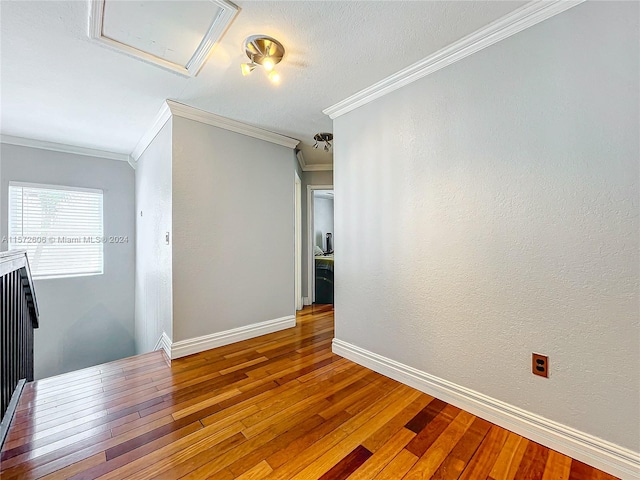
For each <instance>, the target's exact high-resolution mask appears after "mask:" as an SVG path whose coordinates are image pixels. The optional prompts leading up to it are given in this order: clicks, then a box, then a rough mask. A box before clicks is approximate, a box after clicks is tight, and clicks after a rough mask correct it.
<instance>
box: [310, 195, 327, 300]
mask: <svg viewBox="0 0 640 480" xmlns="http://www.w3.org/2000/svg"><path fill="white" fill-rule="evenodd" d="M314 190H333V185H307V301H308V302H309V303H307V304H306V305H311V304H313V302H315V301H316V276H315V263H314V262H315V260H314V259H315V255H314V254H313V250H314V248H313V247H314V246H315V243H314V241H313V227H314V222H313V215H314V213H313V191H314Z"/></svg>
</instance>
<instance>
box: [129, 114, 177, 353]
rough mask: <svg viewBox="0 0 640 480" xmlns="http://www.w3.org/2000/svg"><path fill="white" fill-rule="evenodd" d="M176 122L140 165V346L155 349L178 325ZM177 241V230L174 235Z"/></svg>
mask: <svg viewBox="0 0 640 480" xmlns="http://www.w3.org/2000/svg"><path fill="white" fill-rule="evenodd" d="M171 124H172V119H169V120H168V121H167V123H166V124H165V125H164V127H163V128H162V130H160V132H159V133H158V135H156V137H155V138H154V139H153V141H152V142H151V144H150V145H149V146H148V147H147V149H146V150H145V151H144V153H143V154H142V155H141V156H140V158H139V159H138V164H137V165H136V206H135V209H136V234H137V237H136V286H135V294H136V322H135V324H136V350H137V351H138V353H144V352H149V351H151V350H153V348H154V347H155V346H156V344H157V342H158V340H159V339H160V336H161V335H162V332H165V333H166V334H167V335H168V336H169V338H171V336H172V331H173V325H172V320H173V294H172V288H173V285H172V276H171V269H172V247H171V244H170V245H167V244H166V241H165V235H166V232H170V234H171V229H172V227H171V222H172V205H171ZM170 243H171V235H170Z"/></svg>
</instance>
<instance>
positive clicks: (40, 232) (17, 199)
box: [8, 182, 104, 278]
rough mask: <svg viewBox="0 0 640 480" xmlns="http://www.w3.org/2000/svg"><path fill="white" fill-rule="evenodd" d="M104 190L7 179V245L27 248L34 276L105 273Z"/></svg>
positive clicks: (50, 276) (11, 247)
mask: <svg viewBox="0 0 640 480" xmlns="http://www.w3.org/2000/svg"><path fill="white" fill-rule="evenodd" d="M103 233H104V232H103V224H102V191H101V190H90V189H81V188H73V187H58V186H51V185H31V184H21V183H13V182H11V183H10V184H9V239H8V243H9V250H26V251H27V255H28V257H29V264H30V267H31V274H32V275H33V277H34V278H52V277H71V276H78V275H98V274H101V273H102V272H103V240H104V238H103Z"/></svg>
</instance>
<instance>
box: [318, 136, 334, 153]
mask: <svg viewBox="0 0 640 480" xmlns="http://www.w3.org/2000/svg"><path fill="white" fill-rule="evenodd" d="M313 139H314V140H315V141H316V144H315V145H314V146H313V148H318V147H319V146H320V144H321V143H324V148H323V150H324V151H325V152H328V151H329V149H330V148H331V147H332V145H331V142H332V141H333V133H316V134H315V135H314V136H313Z"/></svg>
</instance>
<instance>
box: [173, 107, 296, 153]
mask: <svg viewBox="0 0 640 480" xmlns="http://www.w3.org/2000/svg"><path fill="white" fill-rule="evenodd" d="M167 105H168V106H169V109H170V110H171V114H172V115H174V116H176V117H182V118H187V119H189V120H195V121H196V122H200V123H205V124H207V125H211V126H213V127H219V128H224V129H225V130H230V131H232V132H236V133H240V134H242V135H247V136H249V137H253V138H257V139H260V140H264V141H266V142H271V143H275V144H276V145H282V146H283V147H288V148H295V147H296V145H298V143H300V140H296V139H295V138H291V137H286V136H284V135H280V134H279V133H274V132H270V131H269V130H265V129H263V128H260V127H254V126H253V125H248V124H246V123H242V122H239V121H237V120H231V119H230V118H225V117H221V116H220V115H215V114H213V113H209V112H206V111H204V110H200V109H199V108H195V107H191V106H189V105H184V104H182V103H178V102H175V101H173V100H167Z"/></svg>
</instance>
